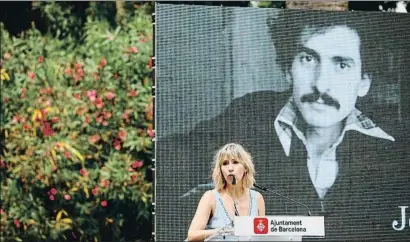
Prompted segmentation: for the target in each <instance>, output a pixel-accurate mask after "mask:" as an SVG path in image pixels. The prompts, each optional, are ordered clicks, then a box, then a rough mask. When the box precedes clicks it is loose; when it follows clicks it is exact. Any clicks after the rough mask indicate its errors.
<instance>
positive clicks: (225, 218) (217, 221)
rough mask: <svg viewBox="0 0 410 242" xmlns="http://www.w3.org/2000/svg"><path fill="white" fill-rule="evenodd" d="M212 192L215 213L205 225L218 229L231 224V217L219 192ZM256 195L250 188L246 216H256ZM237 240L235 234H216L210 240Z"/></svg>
mask: <svg viewBox="0 0 410 242" xmlns="http://www.w3.org/2000/svg"><path fill="white" fill-rule="evenodd" d="M212 192H213V193H214V197H215V200H216V201H215V202H216V207H215V213H214V214H213V216H212V218H211V219H210V220H209V221H208V224H207V225H206V229H218V228H222V227H226V226H230V225H231V224H232V219H233V218H231V217H230V216H229V214H228V211H227V210H226V209H225V206H224V203H223V200H222V198H221V196H220V194H219V193H218V192H217V191H216V190H213V191H212ZM256 195H257V192H256V191H254V190H250V204H249V215H248V216H258V203H257V202H256ZM218 240H219V241H237V240H238V238H237V237H235V236H229V235H226V236H222V235H220V236H216V237H214V238H213V239H212V241H218Z"/></svg>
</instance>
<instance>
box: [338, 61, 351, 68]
mask: <svg viewBox="0 0 410 242" xmlns="http://www.w3.org/2000/svg"><path fill="white" fill-rule="evenodd" d="M339 67H340V69H346V68H348V67H350V65H349V64H346V63H344V62H340V63H339Z"/></svg>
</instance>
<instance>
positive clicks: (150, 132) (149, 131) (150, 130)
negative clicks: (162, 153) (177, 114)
mask: <svg viewBox="0 0 410 242" xmlns="http://www.w3.org/2000/svg"><path fill="white" fill-rule="evenodd" d="M147 133H148V135H149V137H151V138H154V137H155V132H154V131H153V130H152V129H151V128H148V129H147Z"/></svg>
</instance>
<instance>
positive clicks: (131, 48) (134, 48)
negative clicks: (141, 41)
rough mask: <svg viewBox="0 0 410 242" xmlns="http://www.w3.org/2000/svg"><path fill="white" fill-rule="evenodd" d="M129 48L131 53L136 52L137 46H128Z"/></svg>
mask: <svg viewBox="0 0 410 242" xmlns="http://www.w3.org/2000/svg"><path fill="white" fill-rule="evenodd" d="M129 50H130V52H132V53H135V54H136V53H138V48H137V47H134V46H132V47H130V48H129Z"/></svg>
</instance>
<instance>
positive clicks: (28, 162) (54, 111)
mask: <svg viewBox="0 0 410 242" xmlns="http://www.w3.org/2000/svg"><path fill="white" fill-rule="evenodd" d="M36 4H38V6H37V7H38V8H40V9H42V10H43V11H45V10H47V11H48V12H47V13H48V14H49V15H47V16H49V17H50V16H51V17H52V16H53V14H55V12H53V11H52V8H50V6H52V7H54V8H55V9H57V10H61V7H60V8H59V5H58V4H57V3H36ZM105 4H107V5H109V4H112V5H113V6H115V3H114V2H111V3H105ZM98 7H99V6H98V3H90V7H89V9H88V11H87V20H86V23H85V25H83V26H80V27H78V29H80V30H81V31H83V33H81V34H78V33H75V34H76V35H78V36H82V37H81V38H78V39H76V38H71V37H70V36H71V35H70V33H68V32H67V31H70V28H60V29H55V28H54V29H53V31H48V32H47V34H42V33H40V31H39V30H38V29H36V28H35V27H33V28H31V29H30V30H28V31H26V32H24V33H23V34H22V35H21V36H20V37H18V38H16V37H12V36H10V35H9V34H8V32H7V30H6V29H5V27H4V26H3V25H1V27H0V28H1V29H0V31H1V45H2V48H1V56H2V62H1V65H2V66H1V94H2V95H1V110H0V111H1V113H0V115H1V120H0V122H1V123H0V124H1V130H0V131H1V134H0V138H1V140H0V141H1V143H0V148H1V150H0V154H1V157H0V171H1V172H0V177H1V192H0V205H1V210H0V213H1V221H0V226H1V227H0V230H1V238H0V240H1V241H11V240H15V241H22V240H23V241H26V240H30V241H39V240H70V241H73V240H87V241H89V240H91V241H98V240H114V241H120V240H135V239H137V238H144V236H145V238H146V237H147V235H148V236H149V234H150V228H151V223H150V211H149V207H150V203H151V196H152V195H151V194H152V187H151V183H150V182H148V181H147V179H146V175H145V174H146V171H147V167H148V166H149V165H150V157H151V152H152V137H153V136H154V133H153V131H152V126H151V122H152V102H151V81H150V78H149V73H150V66H149V62H150V61H149V60H150V55H151V52H152V33H151V32H152V26H151V20H150V15H149V14H147V13H146V11H144V9H143V8H144V6H138V5H136V6H134V7H133V9H132V10H130V11H128V12H127V14H126V15H125V21H123V23H124V24H121V25H120V24H114V25H113V24H112V21H111V22H110V21H109V20H107V19H104V18H101V16H100V15H97V13H96V12H98V11H95V10H96V9H97V8H98ZM57 10H55V11H57ZM67 11H68V14H70V12H69V10H65V11H64V14H67ZM51 17H50V18H51ZM54 17H55V19H57V20H58V19H59V18H57V16H54ZM60 17H61V16H60ZM60 19H61V18H60ZM51 20H52V19H51ZM51 22H52V21H51ZM53 26H54V27H55V26H59V25H53ZM61 36H63V37H61ZM147 225H148V226H147ZM147 228H148V229H149V231H147V232H145V233H144V235H142V234H141V233H142V231H143V230H144V229H147Z"/></svg>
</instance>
